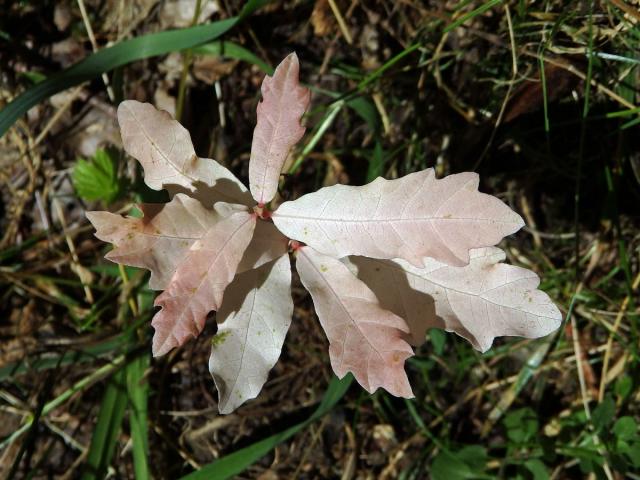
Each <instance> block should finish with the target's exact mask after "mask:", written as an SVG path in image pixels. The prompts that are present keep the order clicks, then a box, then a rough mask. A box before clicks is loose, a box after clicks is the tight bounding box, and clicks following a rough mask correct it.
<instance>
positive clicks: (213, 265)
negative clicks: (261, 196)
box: [151, 211, 256, 356]
mask: <svg viewBox="0 0 640 480" xmlns="http://www.w3.org/2000/svg"><path fill="white" fill-rule="evenodd" d="M255 225H256V216H255V214H253V213H249V212H246V211H237V212H235V213H232V214H231V215H230V216H228V217H227V218H224V219H222V220H221V221H219V222H217V223H216V224H215V225H214V226H213V227H212V228H211V229H209V230H208V231H207V233H206V234H205V235H204V236H203V237H202V238H200V239H199V240H197V241H196V242H195V243H194V244H193V245H192V246H191V248H190V249H189V251H188V252H187V254H186V255H185V256H184V258H183V259H182V261H181V262H180V264H179V265H178V267H177V268H176V271H175V272H174V274H173V277H172V278H171V281H170V283H169V285H168V286H167V288H166V290H165V291H164V292H162V294H160V295H159V296H158V297H157V298H156V301H155V305H156V306H160V307H162V310H160V311H159V312H158V313H156V315H155V316H154V317H153V320H152V322H151V325H152V326H153V327H154V328H155V330H156V331H155V334H154V336H153V355H154V356H159V355H164V354H165V353H167V352H168V351H169V350H171V349H172V348H174V347H178V346H180V345H182V344H183V343H184V342H185V341H186V340H188V339H189V337H197V336H198V335H199V334H200V331H201V330H202V328H203V327H204V322H205V320H206V317H207V314H208V313H209V312H210V311H212V310H218V308H220V305H221V303H222V296H223V294H224V292H225V289H226V287H227V285H229V283H231V281H232V280H233V277H234V275H235V273H236V270H237V268H238V264H239V263H240V260H241V259H242V256H243V254H244V251H245V249H246V248H247V246H248V245H249V242H250V241H251V236H252V234H253V230H254V228H255Z"/></svg>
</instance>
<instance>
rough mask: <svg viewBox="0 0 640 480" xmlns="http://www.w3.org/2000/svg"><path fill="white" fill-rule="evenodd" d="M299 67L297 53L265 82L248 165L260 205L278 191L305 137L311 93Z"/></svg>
mask: <svg viewBox="0 0 640 480" xmlns="http://www.w3.org/2000/svg"><path fill="white" fill-rule="evenodd" d="M299 71H300V65H299V64H298V57H297V56H296V54H295V53H292V54H290V55H289V56H288V57H287V58H285V59H284V60H283V61H282V63H280V65H278V67H277V68H276V71H275V73H274V74H273V77H269V76H266V77H265V78H264V80H263V82H262V101H261V102H260V103H259V104H258V121H257V124H256V128H255V130H254V131H253V142H252V144H251V159H250V161H249V187H250V189H251V193H252V194H253V198H254V199H255V200H256V202H258V203H259V204H266V203H267V202H269V201H270V200H271V199H272V198H273V197H274V195H275V194H276V192H277V190H278V180H279V178H280V172H281V171H282V166H283V165H284V162H285V160H286V158H287V155H288V154H289V151H290V150H291V148H292V147H293V146H294V145H295V144H296V143H298V141H299V140H300V139H301V138H302V135H304V130H305V128H304V127H303V126H302V125H300V118H301V117H302V115H303V114H304V112H305V110H306V109H307V107H308V106H309V100H310V92H309V89H307V88H304V87H302V86H301V85H300V82H299V80H298V75H299Z"/></svg>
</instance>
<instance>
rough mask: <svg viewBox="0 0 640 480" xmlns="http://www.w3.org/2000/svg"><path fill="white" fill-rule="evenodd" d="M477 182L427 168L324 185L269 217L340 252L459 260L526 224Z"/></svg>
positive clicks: (323, 248)
mask: <svg viewBox="0 0 640 480" xmlns="http://www.w3.org/2000/svg"><path fill="white" fill-rule="evenodd" d="M477 187H478V175H477V174H475V173H470V172H465V173H459V174H455V175H449V176H448V177H445V178H442V179H440V180H438V179H436V177H435V174H434V171H433V169H428V170H423V171H421V172H417V173H411V174H409V175H406V176H404V177H402V178H399V179H397V180H385V179H383V178H377V179H376V180H374V181H373V182H371V183H369V184H367V185H364V186H362V187H353V186H346V185H334V186H331V187H325V188H321V189H320V190H318V191H317V192H315V193H309V194H307V195H304V196H302V197H300V198H299V199H297V200H294V201H291V202H285V203H283V204H282V205H281V206H280V208H278V210H277V211H275V212H274V214H273V221H274V223H275V224H276V226H277V227H278V228H279V229H280V231H281V232H283V233H284V234H285V235H287V236H288V237H290V238H293V239H295V240H298V241H301V242H304V243H306V244H308V245H310V246H311V247H313V248H315V249H316V250H318V251H319V252H322V253H324V254H326V255H331V256H334V257H338V258H341V257H346V256H348V255H362V256H366V257H373V258H381V259H392V258H403V259H405V260H407V261H409V262H411V263H412V264H413V265H415V266H422V265H423V259H424V258H425V257H432V258H435V259H437V260H439V261H442V262H445V263H447V264H450V265H455V266H462V265H466V264H467V263H468V262H469V250H471V249H472V248H479V247H486V246H491V245H495V244H496V243H498V242H499V241H500V240H501V239H502V238H503V237H504V236H505V235H509V234H511V233H514V232H516V231H517V230H519V229H520V228H521V227H522V226H523V225H524V222H523V221H522V218H520V216H519V215H518V214H517V213H515V212H514V211H513V210H511V209H510V208H509V207H508V206H507V205H505V204H504V203H503V202H502V201H500V200H499V199H497V198H495V197H493V196H491V195H487V194H484V193H480V192H478V191H477Z"/></svg>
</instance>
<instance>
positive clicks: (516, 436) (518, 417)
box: [504, 408, 538, 443]
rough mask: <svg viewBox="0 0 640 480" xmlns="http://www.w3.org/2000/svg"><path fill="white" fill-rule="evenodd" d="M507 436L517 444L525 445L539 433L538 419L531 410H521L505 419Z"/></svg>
mask: <svg viewBox="0 0 640 480" xmlns="http://www.w3.org/2000/svg"><path fill="white" fill-rule="evenodd" d="M504 425H505V427H507V436H508V437H509V439H510V440H512V441H514V442H516V443H525V442H527V441H528V440H530V439H531V438H533V437H534V436H535V435H536V433H538V419H537V417H536V413H535V412H534V411H533V410H532V409H530V408H521V409H519V410H514V411H513V412H510V413H509V414H507V416H506V417H505V418H504Z"/></svg>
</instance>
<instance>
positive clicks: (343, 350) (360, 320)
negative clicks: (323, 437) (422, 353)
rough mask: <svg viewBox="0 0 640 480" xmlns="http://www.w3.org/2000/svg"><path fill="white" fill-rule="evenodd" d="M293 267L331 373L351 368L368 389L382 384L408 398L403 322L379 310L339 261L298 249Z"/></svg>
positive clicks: (340, 373)
mask: <svg viewBox="0 0 640 480" xmlns="http://www.w3.org/2000/svg"><path fill="white" fill-rule="evenodd" d="M296 268H297V270H298V273H299V274H300V280H301V281H302V284H303V285H304V286H305V288H306V289H307V290H309V292H310V293H311V297H312V298H313V304H314V306H315V309H316V313H317V314H318V318H319V319H320V323H321V325H322V328H323V329H324V331H325V333H326V335H327V338H328V339H329V343H330V346H329V357H330V359H331V366H332V368H333V371H334V372H335V373H336V375H337V376H338V377H339V378H342V377H344V375H346V373H347V372H352V373H353V375H354V377H355V378H356V380H357V381H358V383H360V385H362V386H363V387H364V388H365V389H366V390H367V391H368V392H369V393H373V392H374V391H375V390H376V389H378V387H382V388H384V389H385V390H387V391H388V392H389V393H392V394H393V395H396V396H399V397H405V398H411V397H413V393H412V392H411V386H410V385H409V380H408V379H407V375H406V373H405V371H404V362H405V360H406V359H407V358H408V357H410V356H411V355H413V351H412V350H411V347H410V346H409V344H408V343H407V341H406V340H405V337H406V336H407V333H408V331H409V329H408V327H407V324H406V323H405V322H404V320H402V319H401V318H400V317H398V316H397V315H395V314H393V313H391V312H390V311H388V310H384V309H383V308H382V307H381V306H380V304H379V303H378V300H377V298H376V296H375V295H374V293H373V292H372V291H371V290H370V289H369V287H367V286H366V285H365V284H364V282H362V281H361V280H358V278H356V277H355V276H354V275H353V274H352V273H351V272H350V271H349V269H348V268H347V267H346V266H345V265H344V264H343V263H342V262H340V261H339V260H336V259H334V258H331V257H329V256H327V255H323V254H321V253H319V252H316V251H315V250H313V249H312V248H310V247H302V248H299V249H298V250H297V261H296Z"/></svg>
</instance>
